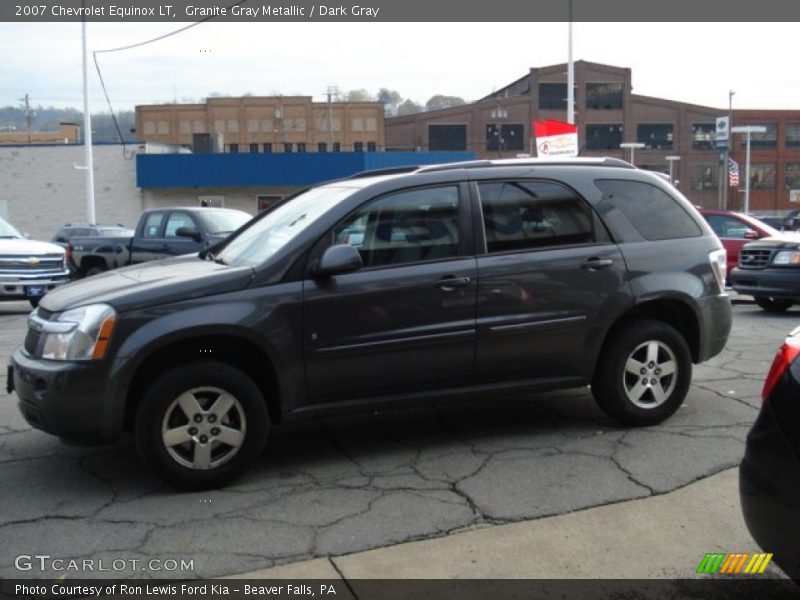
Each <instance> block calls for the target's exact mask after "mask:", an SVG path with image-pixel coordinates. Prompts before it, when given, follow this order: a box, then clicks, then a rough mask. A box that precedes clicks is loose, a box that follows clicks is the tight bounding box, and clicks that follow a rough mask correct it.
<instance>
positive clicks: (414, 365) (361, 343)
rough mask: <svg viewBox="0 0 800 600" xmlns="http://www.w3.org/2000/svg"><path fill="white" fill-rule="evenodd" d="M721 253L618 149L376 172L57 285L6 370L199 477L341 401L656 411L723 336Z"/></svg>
mask: <svg viewBox="0 0 800 600" xmlns="http://www.w3.org/2000/svg"><path fill="white" fill-rule="evenodd" d="M725 265H726V261H725V251H724V250H723V249H722V246H721V245H720V242H719V240H718V239H717V238H716V236H714V234H713V233H712V232H711V230H710V229H709V228H708V226H707V225H706V223H705V221H704V220H703V218H702V217H701V216H700V215H699V214H698V213H697V211H696V210H695V209H694V208H693V207H692V206H691V204H690V203H689V202H688V201H687V200H686V199H685V198H683V197H682V196H681V195H680V193H679V192H678V191H677V190H676V189H675V188H673V187H671V186H670V185H669V184H667V183H665V182H664V181H663V180H662V179H661V178H659V177H657V176H655V175H653V174H651V173H648V172H646V171H642V170H639V169H635V168H633V167H632V166H631V165H629V164H628V163H625V162H623V161H620V160H616V159H608V158H606V159H572V160H569V161H562V162H553V161H550V162H540V161H536V160H531V159H521V160H512V161H475V162H468V163H457V164H451V165H441V166H433V167H422V168H416V167H415V168H408V169H395V170H390V171H383V172H372V173H364V174H360V175H357V176H354V177H352V178H350V179H346V180H341V181H335V182H332V183H328V184H324V185H320V186H317V187H314V188H311V189H309V190H307V191H304V192H302V193H300V194H299V195H297V196H295V197H294V198H292V199H290V200H288V201H285V202H284V203H282V204H280V205H279V206H277V207H276V208H274V209H273V210H271V211H269V212H267V213H265V214H262V215H261V216H260V217H259V218H257V219H254V220H253V221H251V222H250V223H249V224H247V225H245V226H243V227H242V228H240V229H239V230H238V231H236V232H235V233H234V234H232V235H231V236H230V237H229V238H227V239H226V240H225V241H223V242H221V243H220V244H218V245H217V246H215V247H213V248H212V249H211V250H210V251H205V252H202V253H200V255H190V256H182V257H177V258H172V259H167V260H161V261H156V262H154V263H149V264H146V265H137V266H132V267H127V268H124V269H119V270H116V271H112V272H108V273H105V274H102V275H98V276H96V277H92V278H90V279H88V280H84V281H80V282H77V283H73V284H70V285H67V286H64V287H62V288H58V289H56V290H54V291H52V292H50V293H49V294H48V295H47V296H45V297H44V298H43V300H42V303H41V305H40V306H39V308H38V309H37V310H36V311H34V312H33V313H32V314H31V316H30V317H29V319H28V334H27V337H26V338H25V343H24V345H23V346H22V347H20V348H18V349H17V350H15V351H14V353H13V356H12V359H11V365H10V367H9V369H10V370H11V372H10V373H9V386H10V387H13V389H15V390H16V392H17V394H18V396H19V399H20V401H19V406H20V409H21V411H22V413H23V415H24V416H25V418H26V419H27V420H28V422H29V423H30V424H31V425H32V426H34V427H36V428H38V429H41V430H43V431H46V432H49V433H52V434H55V435H58V436H61V437H62V438H65V439H72V440H76V441H84V442H85V441H87V440H99V441H108V440H113V439H114V438H117V437H118V436H120V435H122V434H123V433H125V432H133V434H134V437H135V439H136V443H137V446H138V449H139V451H140V453H141V455H142V456H143V458H144V459H145V460H146V461H147V462H148V463H149V464H150V465H151V466H152V467H153V468H154V469H155V470H156V471H157V472H158V473H159V474H160V475H161V476H162V477H163V478H165V479H167V480H169V481H171V482H173V483H176V484H179V485H183V486H187V487H195V488H198V487H208V486H216V485H220V484H222V483H225V482H226V481H229V480H230V479H231V478H233V477H234V476H235V475H237V474H239V473H240V472H242V471H243V470H244V468H245V467H246V466H247V465H248V463H250V462H251V461H252V460H253V459H255V458H257V457H258V456H259V454H260V453H261V451H262V449H263V447H264V444H265V442H266V439H267V431H268V429H269V427H270V425H271V424H276V423H282V422H287V421H290V420H296V419H301V418H307V417H312V416H322V415H329V414H333V413H342V412H350V411H355V410H364V409H370V410H375V409H376V408H379V407H389V406H410V405H411V404H412V403H418V404H419V403H428V404H429V403H433V402H441V401H451V402H456V403H458V402H460V401H463V400H465V399H466V398H468V397H470V396H478V395H479V396H483V397H496V396H497V395H499V394H500V393H501V392H502V393H508V392H522V391H532V390H538V391H542V390H555V389H561V388H569V387H577V386H586V385H591V387H592V391H593V394H594V396H595V398H596V399H597V402H598V403H599V405H600V406H601V407H602V409H603V410H604V411H606V412H607V413H608V414H609V415H611V416H613V417H615V418H616V419H618V420H619V421H621V422H623V423H626V424H631V425H648V424H653V423H658V422H660V421H662V420H664V419H666V418H667V417H669V416H670V415H671V414H672V413H674V412H675V411H676V410H677V408H678V407H679V406H680V405H681V403H682V402H683V399H684V397H685V395H686V393H687V391H688V389H689V385H690V382H691V371H692V363H699V362H701V361H704V360H707V359H708V358H710V357H712V356H714V355H716V354H717V353H719V352H720V351H721V350H722V348H723V347H724V345H725V343H726V341H727V338H728V333H729V331H730V326H731V307H730V302H729V299H728V297H727V295H726V294H725V293H724V288H723V282H724V281H725ZM498 410H502V408H501V407H500V406H498Z"/></svg>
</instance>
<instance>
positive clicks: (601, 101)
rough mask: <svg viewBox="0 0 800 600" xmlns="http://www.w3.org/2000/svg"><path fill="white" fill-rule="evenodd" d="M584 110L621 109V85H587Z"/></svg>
mask: <svg viewBox="0 0 800 600" xmlns="http://www.w3.org/2000/svg"><path fill="white" fill-rule="evenodd" d="M586 108H595V109H605V110H609V109H610V110H619V109H621V108H622V84H621V83H587V84H586Z"/></svg>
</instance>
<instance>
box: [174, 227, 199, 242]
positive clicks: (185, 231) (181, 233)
mask: <svg viewBox="0 0 800 600" xmlns="http://www.w3.org/2000/svg"><path fill="white" fill-rule="evenodd" d="M175 235H177V236H178V237H188V238H192V239H193V240H194V241H195V242H199V241H200V239H201V237H202V236H201V235H200V232H199V231H198V230H197V229H195V228H194V227H178V229H176V230H175Z"/></svg>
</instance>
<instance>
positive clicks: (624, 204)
mask: <svg viewBox="0 0 800 600" xmlns="http://www.w3.org/2000/svg"><path fill="white" fill-rule="evenodd" d="M594 183H595V185H596V186H597V187H598V188H600V190H601V191H602V192H603V194H605V196H606V198H607V199H608V201H609V202H611V204H613V205H614V207H615V208H616V209H617V210H619V211H620V212H621V213H622V214H623V215H625V218H626V219H628V221H629V222H630V223H631V225H633V226H634V227H635V228H636V230H637V231H638V232H639V234H640V235H641V236H642V237H643V238H644V239H646V240H650V241H657V240H672V239H676V238H687V237H699V236H701V235H703V231H702V230H701V229H700V226H699V225H698V224H697V223H695V221H694V219H693V218H692V217H691V216H690V215H689V213H688V212H686V210H685V209H684V208H683V207H682V206H681V205H680V204H679V203H678V201H677V200H675V199H674V198H673V197H672V196H670V195H669V194H667V193H666V192H664V191H662V190H660V189H659V188H657V187H656V186H654V185H650V184H649V183H643V182H641V181H626V180H622V179H596V180H595V182H594Z"/></svg>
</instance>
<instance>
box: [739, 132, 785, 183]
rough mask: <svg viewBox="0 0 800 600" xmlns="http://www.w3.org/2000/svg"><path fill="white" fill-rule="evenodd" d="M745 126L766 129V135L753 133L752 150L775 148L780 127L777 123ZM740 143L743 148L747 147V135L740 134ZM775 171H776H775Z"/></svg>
mask: <svg viewBox="0 0 800 600" xmlns="http://www.w3.org/2000/svg"><path fill="white" fill-rule="evenodd" d="M743 125H756V126H758V127H766V128H767V130H766V131H765V132H764V133H751V134H750V147H751V148H775V147H776V146H777V139H778V125H777V124H776V123H745V124H743ZM738 135H739V143H740V144H741V145H742V147H744V146H746V145H747V134H746V133H740V134H738ZM773 171H774V169H773Z"/></svg>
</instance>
